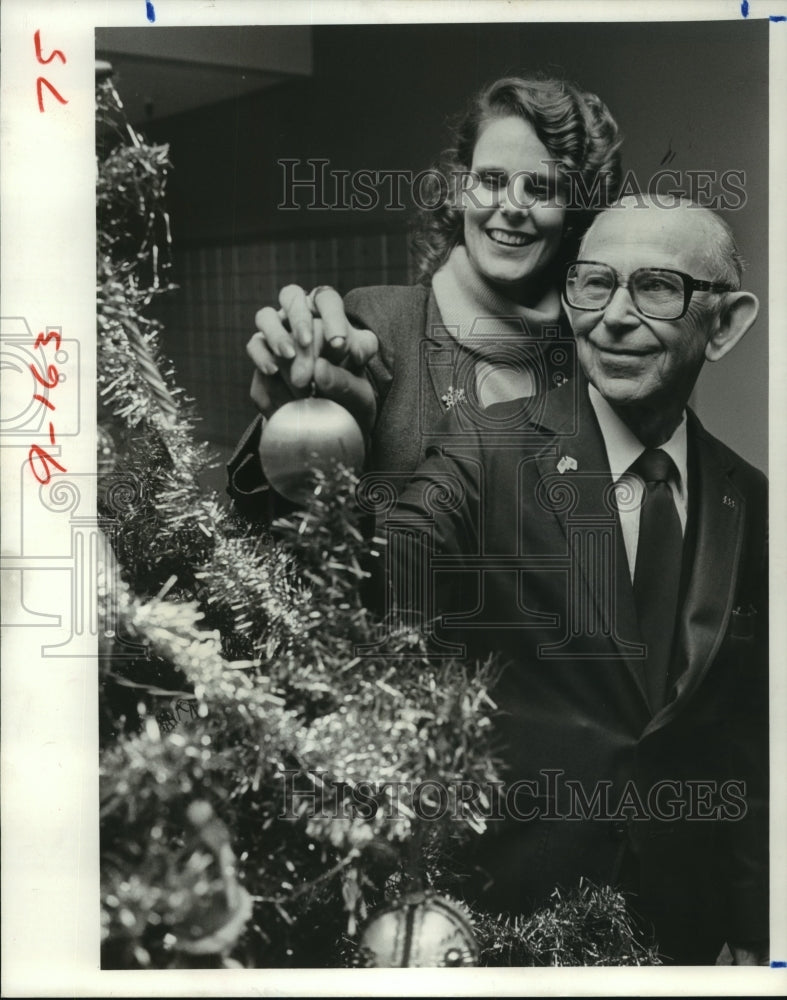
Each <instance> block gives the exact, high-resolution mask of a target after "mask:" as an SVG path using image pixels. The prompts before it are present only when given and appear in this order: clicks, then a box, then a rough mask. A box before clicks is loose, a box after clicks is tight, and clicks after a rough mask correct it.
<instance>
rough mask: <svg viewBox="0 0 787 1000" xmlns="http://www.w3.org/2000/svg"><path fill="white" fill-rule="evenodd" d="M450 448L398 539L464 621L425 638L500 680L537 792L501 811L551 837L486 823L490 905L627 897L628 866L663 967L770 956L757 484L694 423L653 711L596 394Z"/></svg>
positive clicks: (491, 428)
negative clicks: (663, 682) (731, 945)
mask: <svg viewBox="0 0 787 1000" xmlns="http://www.w3.org/2000/svg"><path fill="white" fill-rule="evenodd" d="M444 433H445V435H446V436H445V438H444V441H445V443H444V445H443V446H440V447H434V448H432V449H431V450H430V453H429V456H428V459H427V461H426V463H425V464H424V465H423V466H422V467H421V468H419V470H418V471H417V472H416V474H415V478H414V480H413V481H412V483H411V485H410V486H409V487H408V488H407V490H406V492H405V493H404V494H403V495H402V496H401V497H400V501H399V503H398V504H397V507H396V509H395V511H394V513H393V520H390V519H389V524H390V525H393V527H392V528H391V531H398V532H400V533H402V532H403V533H404V534H411V533H414V535H415V536H418V537H420V538H421V541H422V542H423V540H424V539H429V540H428V541H427V542H426V543H424V544H422V545H421V547H420V549H419V551H420V552H421V558H422V560H426V561H428V562H429V563H430V565H429V566H428V567H427V568H426V569H425V568H424V566H423V565H421V566H420V567H419V568H420V571H421V572H427V574H428V577H429V580H430V583H429V585H428V587H427V589H428V590H430V593H431V596H432V598H433V599H434V603H433V605H432V606H431V612H442V611H445V609H446V608H451V609H452V610H453V617H451V618H450V620H446V621H444V622H443V626H442V627H441V628H439V629H437V631H436V633H435V638H436V639H437V638H439V639H440V641H444V642H450V641H463V642H466V643H467V644H468V646H469V649H470V651H471V652H473V653H476V654H479V655H482V654H484V653H485V652H488V651H493V652H495V653H497V654H498V655H499V657H500V659H501V661H502V662H503V663H504V664H505V669H504V670H503V674H502V678H501V680H500V682H499V684H498V685H497V687H496V688H495V689H494V691H493V697H494V699H495V701H496V702H497V703H498V706H499V708H500V710H501V715H500V717H499V719H498V734H499V740H500V745H501V748H502V752H503V755H504V758H505V760H506V762H507V765H508V773H507V783H508V786H509V788H510V787H511V785H512V784H513V783H514V782H517V781H525V782H529V784H527V785H524V786H520V787H521V794H520V795H518V796H517V797H516V799H515V800H513V801H512V802H509V803H508V809H507V811H508V812H509V814H510V812H511V810H512V808H513V809H514V810H515V811H516V812H517V813H518V815H520V816H527V815H528V814H529V813H532V812H533V811H534V810H535V811H536V812H537V813H538V814H539V817H538V818H532V819H513V820H512V819H510V818H509V819H508V820H506V821H503V822H499V823H495V822H494V821H493V822H492V823H491V824H490V825H491V826H492V827H494V828H495V829H494V830H493V831H492V834H491V836H489V837H488V838H486V837H485V838H482V843H481V848H482V851H483V855H482V856H481V857H480V858H479V859H478V860H479V864H480V865H481V866H482V867H483V868H484V869H485V870H486V872H487V875H488V878H489V880H490V881H491V882H492V887H491V889H487V892H486V896H485V902H486V903H487V905H490V906H493V907H496V908H498V909H503V910H504V909H511V910H514V911H521V910H523V909H525V910H527V909H528V908H529V907H530V906H531V905H533V904H534V903H537V902H538V901H539V900H542V899H543V898H545V897H546V896H547V895H548V894H549V892H550V891H551V890H552V888H553V887H554V886H555V885H557V884H562V885H564V886H569V885H572V884H575V883H576V882H577V880H578V879H579V878H580V877H582V876H586V877H589V878H591V879H593V880H595V881H598V882H602V883H615V882H617V881H623V882H624V883H625V881H626V876H625V872H626V871H627V870H630V863H631V860H632V858H633V859H635V864H636V867H637V869H638V873H639V874H638V877H637V887H638V890H639V893H640V896H639V898H640V902H641V904H642V907H641V908H642V911H643V912H644V913H646V915H647V916H648V918H649V919H650V920H651V921H652V922H653V923H654V924H655V926H656V933H657V936H658V938H659V939H660V941H661V943H662V947H663V949H664V951H665V952H666V953H668V954H670V953H671V954H673V955H677V956H679V955H680V954H681V942H682V940H683V939H684V938H685V936H686V935H693V936H694V939H695V940H696V938H697V936H698V935H699V936H703V935H704V936H706V937H707V939H708V943H707V947H708V949H710V950H709V952H708V953H709V954H711V953H712V949H713V948H714V947H717V946H718V943H720V942H723V941H724V940H725V939H726V940H728V941H731V942H735V943H741V944H743V943H746V942H755V941H757V942H762V941H765V940H767V917H768V913H767V908H768V895H767V855H768V843H767V820H766V802H767V790H768V784H767V782H768V715H767V693H768V686H767V682H768V677H767V611H768V608H767V594H766V587H767V570H766V562H765V559H766V542H767V539H766V513H767V511H766V504H767V484H766V481H765V477H764V476H763V475H762V474H761V473H760V472H758V471H757V470H756V469H754V468H753V467H751V466H750V465H748V464H747V463H746V462H744V461H743V460H742V459H741V458H739V457H738V456H737V455H735V454H734V453H733V452H732V451H730V450H729V449H728V448H726V447H725V446H724V445H723V444H722V443H721V442H720V441H718V440H717V439H715V438H714V437H712V436H711V435H710V434H708V433H707V432H706V431H705V430H704V429H703V428H702V426H701V425H700V423H699V421H698V420H697V419H696V417H695V416H694V415H693V414H691V413H689V425H688V442H689V468H690V471H689V518H688V525H687V533H686V541H685V550H684V560H683V568H684V572H683V583H682V598H681V607H680V610H679V622H678V626H677V630H676V641H675V647H674V653H673V657H672V661H673V662H672V672H671V676H672V677H673V678H674V679H675V682H676V683H675V688H674V695H673V697H672V700H670V701H668V703H667V704H666V705H664V706H663V707H660V708H658V709H657V710H656V711H655V712H654V708H653V706H651V705H650V704H649V703H648V697H647V693H646V683H645V671H647V669H648V665H647V655H646V653H647V651H646V649H645V647H644V646H643V644H642V641H641V637H640V635H639V632H638V626H637V620H636V612H635V607H634V600H633V590H632V585H631V580H630V575H629V568H628V564H627V561H626V558H625V554H624V548H623V542H622V535H621V532H620V525H619V520H618V517H617V514H616V508H615V503H614V501H613V500H612V499H611V494H610V487H611V476H610V472H609V465H608V462H607V457H606V451H605V448H604V444H603V439H602V437H601V433H600V431H599V428H598V424H597V421H596V418H595V414H594V412H593V409H592V406H591V405H590V401H589V398H588V395H587V387H586V385H585V384H584V383H582V382H580V381H572V382H569V383H567V384H565V385H564V386H562V387H561V388H560V389H557V390H555V391H554V392H552V393H549V394H547V396H546V397H543V398H542V399H541V400H529V401H524V400H520V401H514V402H513V403H506V404H501V405H499V406H496V407H493V408H491V409H490V410H488V411H486V413H485V414H479V413H475V412H471V411H470V409H466V410H463V409H462V407H461V406H459V407H457V408H456V409H455V411H454V412H453V414H452V415H451V417H450V419H449V421H448V423H447V425H446V427H445V429H444ZM452 493H453V497H452ZM419 533H420V534H419ZM401 572H403V571H402V570H401V567H400V574H401ZM572 782H574V783H576V784H573V785H572V784H571V783H572ZM632 783H633V784H632ZM578 796H579V798H578ZM594 797H596V798H594ZM681 810H683V818H681V815H680V811H681ZM572 814H573V815H572ZM587 814H589V816H590V818H583V817H584V816H585V815H587ZM569 817H570V818H569ZM711 817H713V818H711ZM708 960H709V961H712V957H711V958H709V959H708Z"/></svg>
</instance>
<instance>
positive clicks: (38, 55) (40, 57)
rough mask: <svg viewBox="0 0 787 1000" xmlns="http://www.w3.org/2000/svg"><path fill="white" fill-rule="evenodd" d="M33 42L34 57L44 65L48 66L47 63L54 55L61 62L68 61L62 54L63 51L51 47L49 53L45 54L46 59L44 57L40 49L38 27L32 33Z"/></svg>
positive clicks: (39, 31)
mask: <svg viewBox="0 0 787 1000" xmlns="http://www.w3.org/2000/svg"><path fill="white" fill-rule="evenodd" d="M33 44H34V45H35V49H36V59H37V60H38V61H39V62H40V63H42V64H43V65H44V66H48V65H49V63H51V62H52V60H53V59H54V58H55V56H57V58H58V59H59V60H60V61H61V62H62V63H65V62H67V61H68V60H67V59H66V57H65V55H63V53H62V52H61V51H60V49H52V52H51V53H50V55H49V56H47V58H46V59H45V58H44V55H43V53H42V51H41V30H40V29H39V30H38V31H36V33H35V34H34V35H33Z"/></svg>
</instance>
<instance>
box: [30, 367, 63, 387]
mask: <svg viewBox="0 0 787 1000" xmlns="http://www.w3.org/2000/svg"><path fill="white" fill-rule="evenodd" d="M30 371H31V372H32V373H33V378H34V379H35V380H36V382H38V384H39V385H42V386H43V387H44V388H45V389H54V388H55V386H56V385H57V383H58V381H59V379H58V377H57V368H55V366H54V365H50V366H49V367H48V368H47V370H46V375H47V378H48V379H49V381H48V382H45V381H44V379H43V377H42V376H41V374H40V373H39V371H38V369H37V368H36V366H35V365H30Z"/></svg>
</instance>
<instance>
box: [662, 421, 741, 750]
mask: <svg viewBox="0 0 787 1000" xmlns="http://www.w3.org/2000/svg"><path fill="white" fill-rule="evenodd" d="M689 435H690V438H689V440H690V442H693V443H694V446H695V447H696V455H697V463H696V467H697V479H698V482H697V483H696V493H697V497H696V503H697V508H696V511H697V533H696V547H695V552H694V560H693V568H692V572H691V576H690V578H689V584H688V590H687V593H686V599H685V602H684V605H683V608H682V613H681V619H680V622H679V624H678V635H677V642H676V652H675V659H674V666H675V675H676V676H677V683H676V696H675V698H674V699H673V700H672V701H671V702H669V703H668V704H667V705H666V706H665V707H664V708H663V709H662V710H661V711H660V712H659V713H658V714H657V715H656V716H655V718H654V719H653V720H652V721H651V723H650V725H649V726H648V729H647V730H646V732H650V731H652V730H653V729H657V728H659V727H660V726H663V725H664V724H665V723H667V722H669V721H670V719H672V718H673V717H674V716H675V715H676V714H677V713H678V712H680V711H681V710H682V709H683V707H684V705H685V704H686V702H687V701H688V700H689V699H690V698H691V697H692V696H693V694H694V692H695V691H696V690H697V688H698V686H699V685H700V683H701V682H702V679H703V677H704V676H705V674H706V673H707V671H708V668H709V667H710V665H711V663H712V662H713V659H714V657H715V655H716V652H717V650H718V648H719V646H720V645H721V642H722V640H723V638H724V631H725V625H726V623H727V621H728V620H729V616H730V612H731V610H732V606H733V601H734V600H735V584H736V580H737V576H738V565H739V562H740V556H741V547H742V544H743V525H744V523H745V513H746V501H745V499H744V496H743V494H742V493H741V492H740V490H739V489H738V488H737V486H736V485H735V483H734V482H733V481H732V478H731V477H730V475H729V472H730V465H729V462H728V461H727V460H726V459H725V457H724V454H723V453H722V452H720V451H719V449H718V448H717V447H716V446H715V444H714V442H713V440H712V439H710V438H709V437H708V435H707V434H706V433H705V430H704V429H703V427H702V425H701V424H700V422H699V421H698V420H697V418H696V417H695V416H694V414H693V413H691V412H689ZM692 502H693V501H692V498H691V497H690V498H689V503H692Z"/></svg>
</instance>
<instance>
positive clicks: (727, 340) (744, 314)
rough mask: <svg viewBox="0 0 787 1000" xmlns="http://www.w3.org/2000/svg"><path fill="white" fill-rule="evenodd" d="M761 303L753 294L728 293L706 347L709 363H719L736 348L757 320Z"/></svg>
mask: <svg viewBox="0 0 787 1000" xmlns="http://www.w3.org/2000/svg"><path fill="white" fill-rule="evenodd" d="M759 311H760V303H759V300H758V298H757V296H756V295H753V294H752V293H751V292H728V293H727V295H726V301H725V302H724V304H723V305H722V307H721V312H720V314H719V317H718V319H717V320H716V325H715V330H714V332H713V333H712V334H711V337H710V339H709V340H708V343H707V344H706V345H705V357H706V358H707V359H708V361H719V360H721V358H723V357H724V355H725V354H729V352H730V351H731V350H732V349H733V347H735V345H736V344H737V343H738V341H739V340H740V339H741V338H742V337H743V335H744V334H745V333H746V331H747V330H748V329H749V327H750V326H752V324H753V323H754V321H755V320H756V319H757V313H758V312H759Z"/></svg>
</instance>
